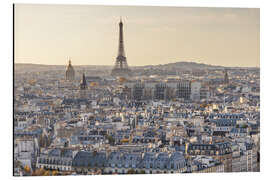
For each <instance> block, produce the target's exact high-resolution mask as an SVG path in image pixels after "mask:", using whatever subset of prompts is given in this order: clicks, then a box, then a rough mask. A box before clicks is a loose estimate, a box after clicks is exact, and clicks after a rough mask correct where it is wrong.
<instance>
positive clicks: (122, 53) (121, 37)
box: [118, 16, 125, 57]
mask: <svg viewBox="0 0 270 180" xmlns="http://www.w3.org/2000/svg"><path fill="white" fill-rule="evenodd" d="M118 56H124V57H125V49H124V35H123V22H122V17H121V16H120V22H119V44H118Z"/></svg>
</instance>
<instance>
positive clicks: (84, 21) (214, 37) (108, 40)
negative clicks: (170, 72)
mask: <svg viewBox="0 0 270 180" xmlns="http://www.w3.org/2000/svg"><path fill="white" fill-rule="evenodd" d="M120 16H122V20H123V23H124V43H125V52H126V56H127V61H128V64H129V65H130V66H137V65H138V66H140V65H150V64H152V65H156V64H166V63H172V62H177V61H193V62H199V63H206V64H214V65H224V66H245V67H247V66H257V67H258V66H259V64H260V60H259V59H260V40H259V39H260V11H259V9H246V8H181V7H145V6H90V5H27V4H16V5H15V23H14V24H15V63H36V64H67V63H68V60H67V57H71V60H72V64H74V65H113V64H114V62H115V58H116V56H117V48H118V38H119V37H118V36H119V26H118V23H119V17H120Z"/></svg>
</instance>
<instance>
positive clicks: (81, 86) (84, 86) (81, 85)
mask: <svg viewBox="0 0 270 180" xmlns="http://www.w3.org/2000/svg"><path fill="white" fill-rule="evenodd" d="M80 88H81V89H86V88H87V84H86V79H85V74H84V73H83V75H82V80H81V84H80Z"/></svg>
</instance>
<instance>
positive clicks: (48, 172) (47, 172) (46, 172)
mask: <svg viewBox="0 0 270 180" xmlns="http://www.w3.org/2000/svg"><path fill="white" fill-rule="evenodd" d="M50 175H51V173H50V171H45V172H44V174H43V176H50Z"/></svg>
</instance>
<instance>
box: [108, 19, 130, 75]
mask: <svg viewBox="0 0 270 180" xmlns="http://www.w3.org/2000/svg"><path fill="white" fill-rule="evenodd" d="M111 75H112V76H115V77H128V76H131V70H130V69H129V67H128V64H127V58H126V55H125V50H124V37H123V23H122V19H121V18H120V23H119V45H118V55H117V57H116V62H115V65H114V68H113V70H112V73H111Z"/></svg>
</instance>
